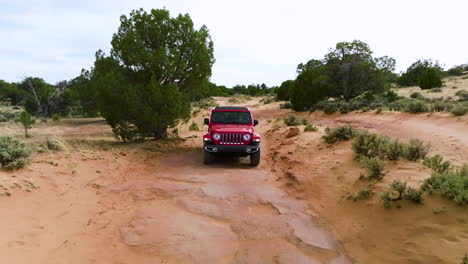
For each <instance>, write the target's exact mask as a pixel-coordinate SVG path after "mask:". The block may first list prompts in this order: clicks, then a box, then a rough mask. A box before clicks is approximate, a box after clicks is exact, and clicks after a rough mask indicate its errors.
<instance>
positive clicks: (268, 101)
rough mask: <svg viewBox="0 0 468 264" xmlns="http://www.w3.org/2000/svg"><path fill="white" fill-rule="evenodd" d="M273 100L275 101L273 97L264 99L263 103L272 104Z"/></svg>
mask: <svg viewBox="0 0 468 264" xmlns="http://www.w3.org/2000/svg"><path fill="white" fill-rule="evenodd" d="M272 102H273V99H272V98H270V97H268V98H265V99H263V104H271V103H272Z"/></svg>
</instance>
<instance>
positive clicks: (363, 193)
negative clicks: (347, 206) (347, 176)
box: [347, 185, 374, 202]
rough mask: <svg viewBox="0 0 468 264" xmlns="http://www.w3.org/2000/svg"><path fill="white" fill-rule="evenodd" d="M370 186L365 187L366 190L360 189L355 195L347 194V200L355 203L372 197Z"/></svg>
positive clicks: (372, 192)
mask: <svg viewBox="0 0 468 264" xmlns="http://www.w3.org/2000/svg"><path fill="white" fill-rule="evenodd" d="M372 187H373V186H372V185H369V186H367V187H366V188H362V189H361V190H359V191H358V192H357V193H349V194H348V198H347V199H348V200H352V201H353V202H356V201H358V200H361V199H367V198H370V197H372V195H374V191H373V190H372Z"/></svg>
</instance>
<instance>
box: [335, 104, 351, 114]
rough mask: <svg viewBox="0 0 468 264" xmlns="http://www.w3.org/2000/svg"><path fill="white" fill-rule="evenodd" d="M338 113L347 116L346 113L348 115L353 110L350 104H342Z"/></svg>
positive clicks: (339, 105)
mask: <svg viewBox="0 0 468 264" xmlns="http://www.w3.org/2000/svg"><path fill="white" fill-rule="evenodd" d="M338 111H339V112H340V113H341V114H346V113H348V112H349V111H352V110H351V108H350V106H349V105H348V103H344V102H341V103H340V104H338Z"/></svg>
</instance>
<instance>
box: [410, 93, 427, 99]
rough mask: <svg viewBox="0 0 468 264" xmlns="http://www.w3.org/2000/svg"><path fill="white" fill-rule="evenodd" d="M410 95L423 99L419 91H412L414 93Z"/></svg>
mask: <svg viewBox="0 0 468 264" xmlns="http://www.w3.org/2000/svg"><path fill="white" fill-rule="evenodd" d="M410 97H411V98H414V99H423V98H424V96H423V95H422V94H421V93H419V92H414V93H412V94H410Z"/></svg>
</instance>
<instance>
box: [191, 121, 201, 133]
mask: <svg viewBox="0 0 468 264" xmlns="http://www.w3.org/2000/svg"><path fill="white" fill-rule="evenodd" d="M199 130H200V128H199V127H198V125H197V123H195V121H193V122H192V124H190V126H189V131H199Z"/></svg>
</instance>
